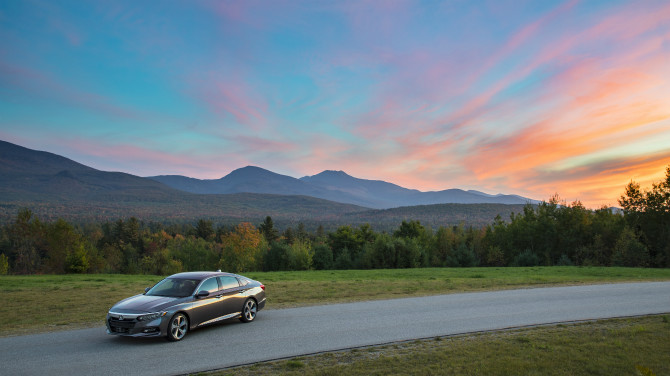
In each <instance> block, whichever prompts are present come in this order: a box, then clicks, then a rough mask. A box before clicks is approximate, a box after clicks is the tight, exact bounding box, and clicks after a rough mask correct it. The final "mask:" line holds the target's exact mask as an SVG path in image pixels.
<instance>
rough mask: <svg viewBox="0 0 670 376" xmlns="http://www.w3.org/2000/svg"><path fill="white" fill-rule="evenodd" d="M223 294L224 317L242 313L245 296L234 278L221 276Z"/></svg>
mask: <svg viewBox="0 0 670 376" xmlns="http://www.w3.org/2000/svg"><path fill="white" fill-rule="evenodd" d="M219 283H220V284H221V294H222V295H223V300H224V302H223V311H224V313H223V314H224V315H229V314H233V313H237V312H242V306H243V305H244V298H245V297H244V295H243V294H241V288H240V284H239V282H238V281H237V278H235V277H233V276H220V277H219Z"/></svg>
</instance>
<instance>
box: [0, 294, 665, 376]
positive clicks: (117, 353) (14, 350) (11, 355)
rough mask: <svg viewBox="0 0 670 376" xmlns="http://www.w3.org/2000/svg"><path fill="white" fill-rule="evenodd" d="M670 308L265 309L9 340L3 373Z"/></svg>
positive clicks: (234, 360) (629, 297)
mask: <svg viewBox="0 0 670 376" xmlns="http://www.w3.org/2000/svg"><path fill="white" fill-rule="evenodd" d="M269 298H270V300H269V303H268V304H269V305H270V304H272V303H271V302H272V301H271V299H272V297H269ZM667 312H670V282H652V283H626V284H611V285H593V286H574V287H556V288H535V289H523V290H510V291H497V292H481V293H468V294H453V295H440V296H432V297H421V298H406V299H394V300H383V301H371V302H364V303H350V304H333V305H326V306H315V307H306V308H292V309H280V310H264V311H261V312H260V313H259V315H258V316H257V319H256V321H255V322H253V323H251V324H242V323H240V322H238V321H237V320H234V321H230V322H228V323H224V324H221V325H215V326H211V327H207V328H203V329H199V330H196V331H193V332H191V333H189V335H188V336H187V337H186V338H185V339H184V340H182V341H181V342H177V343H169V342H167V341H165V340H162V339H132V338H123V337H115V336H109V335H107V334H106V333H105V329H104V328H94V329H84V330H74V331H67V332H60V333H48V334H39V335H31V336H21V337H8V338H0V365H1V366H0V375H174V374H183V373H189V372H197V371H205V370H212V369H217V368H223V367H229V366H234V365H240V364H249V363H253V362H257V361H263V360H270V359H277V358H283V357H289V356H297V355H304V354H311V353H315V352H322V351H331V350H338V349H345V348H351V347H358V346H365V345H373V344H381V343H389V342H394V341H403V340H409V339H416V338H428V337H434V336H444V335H451V334H459V333H468V332H475V331H483V330H495V329H503V328H510V327H518V326H526V325H536V324H547V323H555V322H565V321H576V320H588V319H597V318H610V317H621V316H632V315H644V314H655V313H667Z"/></svg>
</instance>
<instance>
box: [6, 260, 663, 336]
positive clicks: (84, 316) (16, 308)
mask: <svg viewBox="0 0 670 376" xmlns="http://www.w3.org/2000/svg"><path fill="white" fill-rule="evenodd" d="M243 274H244V275H246V276H248V277H251V278H254V279H257V280H259V281H261V282H263V283H264V284H265V285H266V292H267V296H268V305H267V306H266V307H267V309H276V308H286V307H297V306H305V305H316V304H329V303H339V302H351V301H363V300H374V299H387V298H399V297H405V296H421V295H435V294H448V293H457V292H466V291H485V290H500V289H512V288H521V287H533V286H535V287H541V286H558V285H576V284H589V283H591V284H592V283H608V282H624V281H654V280H670V269H636V268H596V267H593V268H588V267H534V268H430V269H400V270H336V271H305V272H268V273H260V272H253V273H243ZM160 279H161V277H159V276H146V275H120V274H115V275H99V274H92V275H34V276H0V301H1V302H3V304H0V316H1V317H3V318H4V322H5V325H2V326H0V335H14V334H24V333H34V332H40V331H53V330H62V329H72V328H80V327H90V326H98V325H103V324H104V317H105V314H106V313H107V311H108V310H109V308H110V307H111V306H112V305H113V304H114V303H116V302H117V301H119V300H121V299H123V298H126V297H129V296H132V295H135V294H139V293H142V292H143V291H144V288H145V287H147V286H151V285H153V284H154V283H156V282H157V281H159V280H160Z"/></svg>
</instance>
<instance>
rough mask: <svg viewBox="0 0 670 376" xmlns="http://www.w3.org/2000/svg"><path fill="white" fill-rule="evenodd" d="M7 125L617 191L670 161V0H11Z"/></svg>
mask: <svg viewBox="0 0 670 376" xmlns="http://www.w3.org/2000/svg"><path fill="white" fill-rule="evenodd" d="M0 39H1V40H2V41H3V42H2V43H0V139H1V140H5V141H9V142H13V143H16V144H19V145H22V146H25V147H28V148H31V149H37V150H44V151H49V152H52V153H56V154H60V155H63V156H66V157H68V158H71V159H73V160H75V161H77V162H80V163H83V164H86V165H89V166H91V167H94V168H98V169H101V170H107V171H123V172H128V173H131V174H135V175H139V176H150V175H168V174H179V175H186V176H191V177H196V178H208V179H212V178H220V177H222V176H224V175H226V174H228V173H230V172H231V171H232V170H235V169H237V168H240V167H244V166H247V165H255V166H259V167H262V168H265V169H268V170H271V171H274V172H277V173H281V174H285V175H290V176H294V177H301V176H305V175H313V174H317V173H319V172H321V171H323V170H326V169H330V170H344V171H346V172H347V173H348V174H350V175H352V176H355V177H359V178H364V179H375V180H385V181H389V182H393V183H395V184H399V185H402V186H405V187H407V188H414V189H420V190H423V191H428V190H442V189H449V188H461V189H476V190H479V191H484V192H487V193H491V194H496V193H505V194H518V195H522V196H526V197H530V198H533V199H538V200H543V199H544V200H546V199H549V198H550V197H551V196H552V195H554V194H559V195H560V197H561V198H563V199H565V200H567V201H568V202H571V201H574V200H580V201H582V202H583V203H584V204H585V205H586V206H587V207H592V208H598V207H600V206H601V205H608V206H615V205H618V204H617V199H618V198H619V196H620V195H621V194H623V192H624V187H625V185H626V184H627V183H628V182H630V181H631V180H635V181H637V182H639V183H640V184H641V185H642V187H643V188H644V187H649V186H650V185H651V183H652V182H655V181H659V180H661V179H662V178H663V176H664V174H665V167H666V166H668V165H670V3H669V2H668V1H666V0H659V1H654V0H649V1H635V2H633V1H616V0H603V1H599V0H590V1H574V0H569V1H535V0H528V1H499V0H495V1H466V2H461V1H439V2H437V1H436V2H433V1H409V0H408V1H404V0H397V1H395V0H392V1H214V0H212V1H204V0H203V1H161V2H155V1H93V2H85V1H80V0H77V1H60V0H59V1H46V0H44V1H42V0H35V1H32V0H25V1H7V2H2V3H1V4H0Z"/></svg>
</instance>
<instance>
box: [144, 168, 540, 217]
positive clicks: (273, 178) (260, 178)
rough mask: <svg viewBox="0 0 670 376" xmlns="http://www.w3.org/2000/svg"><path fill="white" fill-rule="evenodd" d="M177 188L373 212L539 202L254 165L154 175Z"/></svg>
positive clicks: (344, 175) (345, 174) (341, 174)
mask: <svg viewBox="0 0 670 376" xmlns="http://www.w3.org/2000/svg"><path fill="white" fill-rule="evenodd" d="M149 178H150V179H153V180H155V181H158V182H161V183H163V184H165V185H167V186H169V187H172V188H174V189H178V190H182V191H186V192H191V193H199V194H228V193H241V192H249V193H273V194H280V195H303V196H311V197H316V198H321V199H324V200H329V201H335V202H340V203H346V204H353V205H358V206H363V207H366V208H373V209H390V208H396V207H401V206H415V205H431V204H507V205H518V204H526V203H528V202H530V203H537V201H535V200H531V199H528V198H525V197H521V196H516V195H502V194H498V195H489V194H486V193H482V192H478V191H464V190H461V189H447V190H443V191H435V192H421V191H418V190H416V189H408V188H404V187H401V186H398V185H396V184H393V183H388V182H385V181H380V180H367V179H359V178H355V177H353V176H350V175H348V174H347V173H346V172H344V171H332V170H326V171H323V172H321V173H319V174H316V175H313V176H304V177H302V178H300V179H296V178H293V177H290V176H286V175H281V174H277V173H274V172H272V171H268V170H265V169H262V168H260V167H255V166H247V167H243V168H240V169H237V170H235V171H233V172H231V173H230V174H228V175H226V176H224V177H222V178H220V179H211V180H201V179H195V178H190V177H186V176H181V175H161V176H151V177H149Z"/></svg>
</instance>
